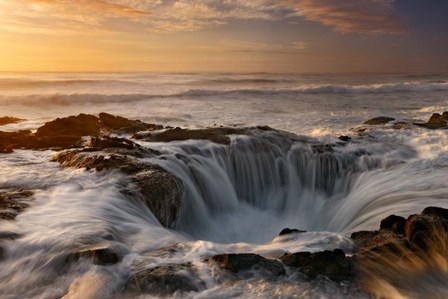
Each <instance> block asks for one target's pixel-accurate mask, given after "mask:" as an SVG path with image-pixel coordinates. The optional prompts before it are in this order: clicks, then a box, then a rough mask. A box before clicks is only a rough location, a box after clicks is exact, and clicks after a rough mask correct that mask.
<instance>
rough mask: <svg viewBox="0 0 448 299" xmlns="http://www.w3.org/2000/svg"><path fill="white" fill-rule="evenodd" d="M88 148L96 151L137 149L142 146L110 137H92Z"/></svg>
mask: <svg viewBox="0 0 448 299" xmlns="http://www.w3.org/2000/svg"><path fill="white" fill-rule="evenodd" d="M88 146H89V147H90V148H92V149H95V150H102V149H106V148H124V149H136V148H139V147H140V145H138V144H137V143H135V142H132V141H130V140H128V139H125V138H117V137H109V136H103V137H92V138H91V139H90V143H89V144H88Z"/></svg>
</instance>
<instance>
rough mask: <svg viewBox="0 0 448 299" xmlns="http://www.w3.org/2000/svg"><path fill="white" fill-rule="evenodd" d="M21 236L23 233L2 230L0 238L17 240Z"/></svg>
mask: <svg viewBox="0 0 448 299" xmlns="http://www.w3.org/2000/svg"><path fill="white" fill-rule="evenodd" d="M21 236H22V235H20V234H18V233H15V232H0V240H15V239H18V238H20V237H21Z"/></svg>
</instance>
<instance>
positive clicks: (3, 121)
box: [0, 116, 24, 126]
mask: <svg viewBox="0 0 448 299" xmlns="http://www.w3.org/2000/svg"><path fill="white" fill-rule="evenodd" d="M21 121H24V119H20V118H17V117H11V116H3V117H0V126H3V125H8V124H15V123H18V122H21Z"/></svg>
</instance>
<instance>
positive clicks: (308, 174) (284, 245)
mask: <svg viewBox="0 0 448 299" xmlns="http://www.w3.org/2000/svg"><path fill="white" fill-rule="evenodd" d="M0 111H1V112H0V116H4V115H10V116H15V117H19V118H23V119H26V120H25V121H23V122H19V123H15V124H8V125H4V126H0V131H15V130H21V129H31V130H34V129H37V128H38V127H39V126H41V125H42V124H44V123H45V122H47V121H50V120H52V119H54V118H56V117H65V116H69V115H77V114H79V113H88V114H98V113H99V112H102V111H106V112H108V113H111V114H115V115H121V116H124V117H127V118H131V119H140V120H142V121H145V122H148V123H156V124H162V125H164V126H172V127H177V126H179V127H182V128H191V129H194V128H206V127H219V126H225V127H236V128H239V127H256V126H269V127H272V128H275V129H277V130H280V131H274V132H270V131H266V132H264V131H263V132H261V133H257V134H258V135H257V134H255V135H254V136H243V135H231V136H230V139H231V142H230V144H229V145H221V144H215V143H212V142H210V141H206V140H187V141H173V142H168V143H163V142H148V141H143V140H134V141H135V142H137V143H138V144H139V145H141V146H142V147H144V148H150V149H152V150H156V151H158V152H161V153H162V154H163V155H162V157H163V158H161V157H159V156H157V157H153V156H150V155H148V156H142V157H139V159H140V160H141V161H142V162H148V163H152V164H155V165H159V166H160V167H162V168H163V169H165V170H166V171H168V172H169V173H170V174H173V175H175V176H176V177H178V178H179V179H180V181H181V182H182V199H183V205H182V209H181V211H180V214H179V218H178V220H177V222H176V224H175V226H174V227H171V228H165V227H163V226H162V225H161V224H160V223H159V221H158V220H157V218H156V217H155V216H154V214H153V212H152V211H151V210H150V209H149V208H148V207H147V206H146V205H144V204H143V203H142V202H140V201H136V200H130V199H129V198H128V196H126V194H123V192H121V189H122V187H123V184H124V182H125V181H126V176H125V175H124V174H122V173H119V172H101V171H92V170H85V169H74V168H64V167H63V166H61V165H60V164H58V163H55V162H50V160H51V158H52V157H53V156H54V154H55V152H53V151H49V150H48V151H31V150H16V151H15V152H14V153H12V154H0V169H1V174H2V175H1V176H0V189H27V190H29V189H32V190H35V193H34V195H33V197H32V201H31V203H30V204H31V206H30V207H29V208H27V209H26V210H25V211H24V212H22V213H21V214H19V215H18V216H17V217H16V219H15V221H0V232H13V233H14V234H17V235H20V237H19V238H17V239H14V240H4V241H3V242H2V243H1V246H2V247H3V248H4V250H5V254H4V259H3V260H0V269H1V270H0V297H1V298H65V299H68V298H128V296H129V295H126V294H124V293H122V290H123V288H124V286H125V284H126V281H127V280H128V279H129V277H130V276H131V275H132V274H133V273H135V272H136V271H139V270H141V269H147V268H154V267H156V266H160V265H172V264H176V265H179V264H185V263H191V264H192V265H194V267H195V268H196V271H197V276H198V277H199V278H200V282H198V283H197V288H198V291H197V292H190V293H174V294H171V295H169V296H168V297H174V298H185V297H186V298H370V296H369V295H367V294H364V293H362V292H360V291H359V290H356V289H353V288H352V287H351V286H350V285H344V284H342V285H340V284H337V283H333V282H330V281H326V280H318V281H308V280H306V279H304V278H303V277H301V276H298V275H296V274H291V275H287V276H285V277H282V278H278V279H274V280H272V279H265V278H264V277H263V276H261V275H257V274H254V275H252V276H249V277H247V278H246V279H244V280H235V279H232V278H229V277H227V276H225V275H224V274H222V273H220V272H217V271H216V269H214V268H213V267H211V266H210V265H209V264H207V263H204V262H203V260H204V259H205V258H208V257H210V256H213V255H215V254H220V253H249V252H250V253H257V254H261V255H263V256H265V257H269V258H278V257H279V256H281V255H282V254H283V253H285V252H297V251H311V252H317V251H321V250H327V249H336V248H340V249H343V250H345V251H346V252H350V250H351V248H352V245H353V244H352V242H351V240H350V238H349V236H350V234H351V233H352V232H355V231H360V230H373V229H378V226H379V223H380V221H381V220H382V219H383V218H385V217H387V216H388V215H391V214H396V215H400V216H404V217H407V216H409V215H411V214H415V213H420V212H421V211H422V209H423V208H425V207H427V206H438V207H443V208H448V171H447V170H448V134H447V131H446V130H428V129H426V128H423V127H417V126H414V127H410V128H401V129H397V128H395V127H394V126H393V125H392V124H386V125H380V126H368V125H364V124H363V122H364V121H366V120H368V119H370V118H373V117H377V116H388V117H393V118H395V119H396V121H397V122H407V123H412V122H425V121H427V120H428V118H429V117H430V115H431V114H432V113H441V112H443V111H448V74H412V75H410V74H382V75H369V74H340V75H322V74H270V73H251V74H227V73H199V74H195V73H176V74H173V73H122V74H120V73H114V74H111V73H108V74H105V73H78V74H74V73H60V74H52V73H40V74H37V73H34V74H20V73H14V74H11V73H2V74H0ZM341 135H347V136H351V137H352V140H353V141H351V142H348V143H347V144H344V145H341V141H340V140H339V139H338V137H339V136H341ZM125 137H130V136H125ZM327 144H332V145H334V144H336V146H334V147H333V148H332V150H331V151H327V150H326V147H325V145H327ZM322 146H323V147H322ZM316 149H317V150H316ZM286 227H289V228H296V229H300V230H305V231H306V232H305V233H301V234H293V235H288V236H278V234H279V232H280V231H281V230H282V229H283V228H286ZM104 245H107V246H108V247H111V248H114V250H115V251H116V252H119V253H120V255H121V256H123V259H122V261H120V262H119V263H117V264H113V265H107V266H105V265H94V264H92V263H90V261H88V260H87V259H85V260H84V259H80V260H79V261H78V262H76V263H73V264H71V265H70V266H69V267H68V268H67V266H66V260H65V258H66V256H67V254H70V253H72V252H74V251H76V250H81V249H83V248H90V247H92V246H93V247H95V246H97V247H98V246H104ZM431 275H432V276H431V277H430V278H431V279H426V280H423V279H420V280H415V281H409V282H407V283H408V284H409V288H408V289H406V291H403V290H401V291H400V290H397V296H396V298H421V297H423V296H429V297H428V298H431V293H430V292H427V290H428V289H434V288H436V289H438V290H440V291H439V293H437V294H438V295H439V294H448V289H447V287H446V286H447V283H446V282H447V280H446V279H447V278H448V276H447V275H446V273H445V274H443V273H442V274H440V273H435V274H431ZM298 282H300V283H298ZM399 296H402V297H399ZM138 298H154V296H153V295H145V294H139V295H138ZM432 298H439V297H432ZM440 298H443V297H440Z"/></svg>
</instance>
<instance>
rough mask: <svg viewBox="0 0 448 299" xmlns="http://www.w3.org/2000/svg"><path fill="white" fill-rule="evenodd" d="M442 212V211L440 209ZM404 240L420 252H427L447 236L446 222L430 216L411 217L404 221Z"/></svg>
mask: <svg viewBox="0 0 448 299" xmlns="http://www.w3.org/2000/svg"><path fill="white" fill-rule="evenodd" d="M442 210H443V209H442ZM405 234H406V238H407V240H408V241H409V243H411V245H413V246H415V247H416V248H418V249H420V250H424V251H426V250H428V249H429V248H430V247H431V246H433V245H434V243H436V242H440V241H442V242H447V241H448V240H440V238H446V236H447V235H448V220H447V219H445V218H443V217H439V216H438V215H432V214H420V215H411V216H409V217H408V219H407V220H406V226H405Z"/></svg>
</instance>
